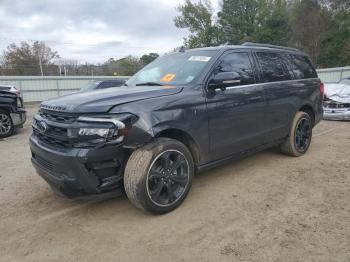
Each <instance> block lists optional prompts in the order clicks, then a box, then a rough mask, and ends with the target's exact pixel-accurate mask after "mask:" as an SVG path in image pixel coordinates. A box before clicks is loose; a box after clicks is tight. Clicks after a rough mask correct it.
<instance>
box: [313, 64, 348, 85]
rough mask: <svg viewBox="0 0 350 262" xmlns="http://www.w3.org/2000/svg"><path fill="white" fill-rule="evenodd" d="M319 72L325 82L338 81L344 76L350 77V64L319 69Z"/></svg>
mask: <svg viewBox="0 0 350 262" xmlns="http://www.w3.org/2000/svg"><path fill="white" fill-rule="evenodd" d="M317 74H318V77H319V78H320V79H321V81H322V82H324V83H336V82H339V81H340V80H341V79H343V78H346V77H350V66H346V67H334V68H325V69H317Z"/></svg>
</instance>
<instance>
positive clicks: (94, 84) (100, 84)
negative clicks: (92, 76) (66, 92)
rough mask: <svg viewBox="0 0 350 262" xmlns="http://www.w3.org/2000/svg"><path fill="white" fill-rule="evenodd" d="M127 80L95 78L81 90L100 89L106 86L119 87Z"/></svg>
mask: <svg viewBox="0 0 350 262" xmlns="http://www.w3.org/2000/svg"><path fill="white" fill-rule="evenodd" d="M124 83H125V80H122V79H110V80H102V81H98V80H93V81H91V82H90V83H89V84H87V85H86V86H83V87H82V88H81V89H80V92H87V91H92V90H98V89H105V88H111V87H119V86H122V85H124Z"/></svg>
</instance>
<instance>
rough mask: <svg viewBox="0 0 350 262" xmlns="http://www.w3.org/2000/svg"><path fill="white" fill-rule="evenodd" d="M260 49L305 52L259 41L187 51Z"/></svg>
mask: <svg viewBox="0 0 350 262" xmlns="http://www.w3.org/2000/svg"><path fill="white" fill-rule="evenodd" d="M238 48H239V49H248V50H252V49H258V50H262V49H263V50H278V51H284V52H292V53H300V54H304V53H303V52H302V51H300V50H298V49H296V48H292V47H286V46H278V45H269V44H259V43H251V42H246V43H243V44H242V45H220V46H214V47H200V48H194V49H186V50H185V51H187V50H188V51H192V50H193V51H206V50H213V51H225V50H229V49H238Z"/></svg>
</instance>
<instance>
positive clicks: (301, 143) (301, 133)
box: [295, 117, 312, 152]
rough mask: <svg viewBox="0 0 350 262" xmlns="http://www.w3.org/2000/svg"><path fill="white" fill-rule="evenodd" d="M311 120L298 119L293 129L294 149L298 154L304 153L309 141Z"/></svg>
mask: <svg viewBox="0 0 350 262" xmlns="http://www.w3.org/2000/svg"><path fill="white" fill-rule="evenodd" d="M311 129H312V124H311V119H310V118H306V117H303V118H301V119H299V121H298V123H297V127H296V129H295V147H296V149H297V150H298V151H299V152H305V151H306V150H307V148H308V147H309V145H310V141H311Z"/></svg>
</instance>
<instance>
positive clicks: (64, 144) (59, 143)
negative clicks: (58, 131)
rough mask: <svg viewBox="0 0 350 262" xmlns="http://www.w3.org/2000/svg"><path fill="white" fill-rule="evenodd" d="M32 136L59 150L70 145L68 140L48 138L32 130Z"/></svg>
mask: <svg viewBox="0 0 350 262" xmlns="http://www.w3.org/2000/svg"><path fill="white" fill-rule="evenodd" d="M33 132H34V135H35V136H36V137H37V138H38V139H39V140H40V141H41V142H43V143H45V144H49V145H51V146H54V147H61V148H67V147H71V146H72V144H71V142H70V141H69V140H63V139H59V138H55V137H51V136H48V135H46V134H42V133H39V132H38V131H36V130H34V131H33Z"/></svg>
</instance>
